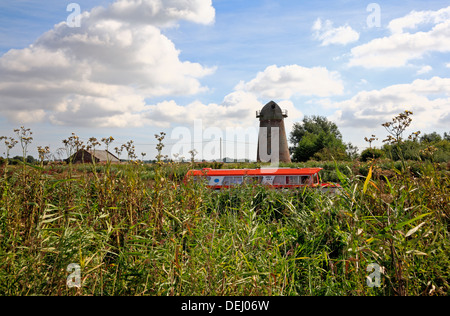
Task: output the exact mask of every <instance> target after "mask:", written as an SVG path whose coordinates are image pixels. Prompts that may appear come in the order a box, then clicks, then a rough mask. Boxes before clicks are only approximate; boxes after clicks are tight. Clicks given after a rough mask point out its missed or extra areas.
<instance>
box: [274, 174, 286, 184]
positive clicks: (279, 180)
mask: <svg viewBox="0 0 450 316" xmlns="http://www.w3.org/2000/svg"><path fill="white" fill-rule="evenodd" d="M286 178H287V179H289V177H286V176H275V178H274V179H273V184H274V185H286ZM288 181H289V180H288Z"/></svg>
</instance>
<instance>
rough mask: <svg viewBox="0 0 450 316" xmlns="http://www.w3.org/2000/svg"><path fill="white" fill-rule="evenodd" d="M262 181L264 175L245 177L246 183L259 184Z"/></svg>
mask: <svg viewBox="0 0 450 316" xmlns="http://www.w3.org/2000/svg"><path fill="white" fill-rule="evenodd" d="M261 181H262V177H258V176H249V177H244V183H248V184H259V183H261Z"/></svg>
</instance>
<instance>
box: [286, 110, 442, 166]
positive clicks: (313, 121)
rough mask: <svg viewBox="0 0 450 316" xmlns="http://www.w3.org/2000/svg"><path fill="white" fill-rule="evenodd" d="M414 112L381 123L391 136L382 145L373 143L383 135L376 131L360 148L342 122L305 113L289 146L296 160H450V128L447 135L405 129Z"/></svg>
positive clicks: (296, 125) (295, 126) (406, 112)
mask: <svg viewBox="0 0 450 316" xmlns="http://www.w3.org/2000/svg"><path fill="white" fill-rule="evenodd" d="M412 114H413V113H412V112H410V111H405V112H403V113H400V114H399V115H397V116H396V117H394V118H393V119H392V121H390V122H386V123H384V124H381V125H382V126H384V127H385V129H386V131H387V134H388V135H387V137H386V138H385V139H384V140H383V146H381V147H380V148H377V147H374V146H372V143H373V142H374V141H376V140H379V138H378V137H377V136H376V135H371V136H370V137H365V138H364V139H365V141H366V142H367V143H368V148H366V149H364V150H363V151H361V152H360V151H359V150H358V148H357V147H356V146H354V145H353V144H352V143H350V142H349V143H346V142H344V141H343V139H342V134H341V132H340V131H339V128H338V126H337V125H336V124H335V123H333V122H331V121H329V120H328V119H327V118H326V117H323V116H316V115H313V116H305V117H304V118H303V120H302V121H301V122H297V123H294V126H293V129H292V131H291V133H290V139H289V141H290V143H291V144H293V146H292V147H290V148H289V150H290V153H291V156H292V161H293V162H306V161H309V160H316V161H326V160H356V159H359V160H361V161H367V160H369V159H373V158H387V159H392V160H395V161H399V160H401V161H405V160H432V161H434V162H447V161H450V132H449V133H444V135H443V136H441V135H440V134H438V133H437V132H432V133H428V134H423V135H421V133H420V132H419V131H418V132H414V133H411V134H410V135H408V136H407V137H406V136H404V132H405V130H406V128H407V127H409V125H410V123H411V121H412V118H411V115H412Z"/></svg>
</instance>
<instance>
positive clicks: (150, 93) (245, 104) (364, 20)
mask: <svg viewBox="0 0 450 316" xmlns="http://www.w3.org/2000/svg"><path fill="white" fill-rule="evenodd" d="M271 100H274V101H276V102H277V103H278V104H280V106H281V107H282V108H283V109H286V110H288V113H289V117H288V119H287V121H286V128H287V133H289V132H290V130H291V127H292V124H293V123H294V122H297V121H301V120H302V118H303V117H304V116H305V115H307V116H311V115H321V116H326V117H328V118H329V119H330V120H332V121H333V122H335V123H336V124H337V125H338V127H339V129H340V130H341V132H342V134H343V138H344V141H345V142H352V143H353V144H354V145H357V146H358V147H359V148H360V149H364V148H365V147H366V146H367V145H368V144H367V143H366V142H365V141H364V137H366V136H370V135H372V134H375V135H377V137H378V138H379V139H380V140H379V141H378V142H375V143H374V144H373V145H375V146H381V145H382V142H381V140H382V139H383V138H384V137H385V136H386V132H385V131H384V129H383V127H381V124H382V123H384V122H386V121H388V120H390V119H391V118H392V117H393V116H395V115H396V114H398V113H400V112H403V111H404V110H410V111H412V112H413V113H414V115H413V125H412V126H411V128H410V130H409V131H410V132H413V131H416V130H421V131H422V132H423V133H424V132H432V131H437V132H438V133H441V134H442V133H443V132H445V131H447V132H448V131H450V128H449V122H450V6H449V3H448V1H433V0H431V1H397V0H394V1H378V2H373V3H371V2H370V1H367V2H364V1H357V0H355V1H350V0H338V1H324V0H319V1H298V0H280V1H272V0H246V1H243V0H212V1H211V0H116V1H113V0H89V1H87V0H79V1H74V2H73V3H72V2H71V1H61V0H42V1H34V0H15V1H10V0H0V111H1V112H0V136H1V135H4V136H13V135H14V134H13V129H14V128H17V127H19V126H22V125H23V126H25V127H28V128H31V130H32V131H33V132H34V134H33V137H34V141H33V143H32V145H31V147H30V152H31V154H34V155H36V154H35V149H36V147H37V146H50V148H51V150H52V151H53V152H55V151H56V150H57V149H58V148H59V147H62V146H63V144H62V140H63V139H65V138H67V137H68V136H70V135H71V133H72V132H74V133H76V134H77V135H79V136H80V137H81V138H82V139H83V140H85V141H86V140H87V139H88V138H89V137H92V136H94V137H97V138H98V139H101V138H102V137H109V136H113V137H114V138H115V141H114V143H113V147H114V146H120V145H121V144H122V143H125V142H127V141H128V140H133V141H134V143H135V145H136V152H137V153H138V155H139V156H140V153H141V152H145V153H146V154H147V156H146V158H147V159H153V158H154V156H155V143H156V140H155V137H154V134H156V133H159V132H165V133H166V134H167V135H166V139H165V141H164V142H165V143H166V148H165V151H164V153H165V154H167V155H169V156H172V155H173V154H180V155H181V156H185V157H188V156H189V154H188V151H189V150H190V149H192V148H195V149H196V150H197V151H198V152H199V154H198V156H197V158H205V159H214V158H216V159H217V158H219V155H220V153H219V149H218V148H220V147H218V146H219V144H220V139H222V144H223V153H222V154H223V156H231V157H238V158H244V157H245V158H250V159H255V158H256V142H257V127H258V120H257V119H256V117H255V112H256V111H257V110H260V109H261V108H262V107H263V106H264V105H265V104H266V103H268V102H269V101H271ZM3 152H4V146H2V147H1V148H0V154H2V153H3Z"/></svg>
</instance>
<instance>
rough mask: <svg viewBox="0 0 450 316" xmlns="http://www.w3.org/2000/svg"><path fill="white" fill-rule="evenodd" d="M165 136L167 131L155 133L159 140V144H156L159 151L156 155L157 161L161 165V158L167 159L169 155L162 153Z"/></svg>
mask: <svg viewBox="0 0 450 316" xmlns="http://www.w3.org/2000/svg"><path fill="white" fill-rule="evenodd" d="M165 136H166V133H164V132H161V133H159V135H158V134H155V138H156V140H157V141H158V144H157V145H156V150H157V151H158V155H156V161H157V163H158V164H159V165H160V164H161V159H163V158H164V159H165V158H167V157H168V156H167V155H163V154H162V150H163V148H164V144H163V142H162V141H163V140H164V138H165Z"/></svg>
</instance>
